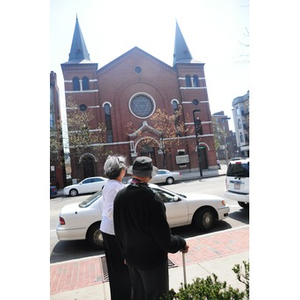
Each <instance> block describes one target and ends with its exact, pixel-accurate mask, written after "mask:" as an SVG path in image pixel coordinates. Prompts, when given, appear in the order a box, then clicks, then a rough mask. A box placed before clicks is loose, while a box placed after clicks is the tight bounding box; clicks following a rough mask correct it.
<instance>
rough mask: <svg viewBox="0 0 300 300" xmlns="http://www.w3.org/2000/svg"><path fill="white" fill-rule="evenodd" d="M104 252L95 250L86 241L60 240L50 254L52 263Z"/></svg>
mask: <svg viewBox="0 0 300 300" xmlns="http://www.w3.org/2000/svg"><path fill="white" fill-rule="evenodd" d="M101 254H104V250H94V249H93V248H92V247H91V246H90V245H89V244H88V243H87V242H86V241H59V242H58V243H57V244H56V245H55V246H54V248H53V250H52V252H51V255H50V263H57V262H63V261H68V260H72V259H78V258H84V257H90V256H96V255H101Z"/></svg>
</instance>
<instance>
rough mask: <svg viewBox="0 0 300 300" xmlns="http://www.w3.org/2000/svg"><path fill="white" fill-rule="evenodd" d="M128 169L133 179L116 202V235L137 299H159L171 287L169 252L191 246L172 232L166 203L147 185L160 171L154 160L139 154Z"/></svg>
mask: <svg viewBox="0 0 300 300" xmlns="http://www.w3.org/2000/svg"><path fill="white" fill-rule="evenodd" d="M127 172H128V173H132V177H133V179H132V182H131V184H130V185H128V186H127V187H126V188H124V189H122V190H120V191H119V192H118V194H117V195H116V198H115V201H114V227H115V234H116V238H117V240H118V242H119V244H120V247H121V251H122V255H123V257H124V259H125V263H126V264H127V265H128V267H129V274H130V278H131V282H132V287H133V293H134V295H133V296H134V299H136V300H141V299H143V300H157V299H159V297H160V296H162V295H163V294H166V293H167V292H168V290H169V273H168V252H170V253H176V252H177V251H182V252H184V253H186V252H187V251H188V248H189V247H188V246H187V244H186V241H185V240H184V239H183V238H181V237H180V236H176V235H172V234H171V231H170V227H169V224H168V222H167V218H166V208H165V205H164V203H163V202H162V200H161V199H160V197H159V196H158V195H157V194H155V193H154V192H153V191H152V190H151V189H150V188H149V186H148V182H149V181H150V180H151V178H152V176H154V175H155V174H156V172H157V168H156V167H153V165H152V159H151V158H149V157H147V156H141V157H138V158H137V159H136V160H135V161H134V163H133V166H131V167H129V169H128V171H127Z"/></svg>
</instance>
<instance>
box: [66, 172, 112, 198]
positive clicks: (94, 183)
mask: <svg viewBox="0 0 300 300" xmlns="http://www.w3.org/2000/svg"><path fill="white" fill-rule="evenodd" d="M107 181H108V179H107V178H105V177H101V176H98V177H88V178H85V179H83V180H82V181H80V182H79V183H76V184H72V185H68V186H66V187H65V188H64V195H65V196H72V197H74V196H77V195H79V194H88V193H95V192H98V191H100V190H102V188H103V187H104V185H105V183H106V182H107Z"/></svg>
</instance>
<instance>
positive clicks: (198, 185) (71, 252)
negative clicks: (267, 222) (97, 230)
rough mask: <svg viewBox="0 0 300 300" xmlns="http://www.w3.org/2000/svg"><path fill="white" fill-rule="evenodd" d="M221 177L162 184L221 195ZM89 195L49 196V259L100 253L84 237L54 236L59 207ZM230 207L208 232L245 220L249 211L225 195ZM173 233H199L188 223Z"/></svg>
mask: <svg viewBox="0 0 300 300" xmlns="http://www.w3.org/2000/svg"><path fill="white" fill-rule="evenodd" d="M224 184H225V177H224V176H219V177H213V178H205V179H201V180H191V181H182V182H178V183H175V184H173V185H168V186H165V187H166V188H168V189H170V190H172V191H174V192H181V193H184V192H187V191H188V192H197V193H204V194H213V195H217V196H221V197H223V192H224ZM88 196H89V195H83V196H77V197H57V198H53V199H51V200H50V263H55V262H63V261H67V260H71V259H77V258H83V257H89V256H94V255H99V254H103V253H104V251H103V250H102V251H99V250H98V251H97V250H93V249H91V248H90V246H89V245H88V244H87V243H86V242H85V241H68V242H66V241H59V240H58V239H57V237H56V232H55V227H56V225H57V222H58V216H59V212H60V210H61V208H62V207H63V206H64V205H66V204H69V203H75V202H81V201H83V200H84V199H86V198H87V197H88ZM226 202H227V204H228V205H229V207H230V213H229V216H228V217H227V218H226V219H225V220H222V221H220V222H218V223H217V224H216V226H215V228H214V229H213V230H212V231H211V232H216V231H221V230H226V229H229V228H236V227H241V226H244V225H246V224H249V212H248V210H245V209H243V208H241V207H240V206H239V205H238V204H237V202H235V201H231V200H228V199H226ZM172 232H173V234H178V235H180V236H182V237H183V238H188V237H193V236H197V235H202V234H205V233H199V232H198V231H196V230H195V229H194V228H193V227H192V226H183V227H178V228H173V229H172Z"/></svg>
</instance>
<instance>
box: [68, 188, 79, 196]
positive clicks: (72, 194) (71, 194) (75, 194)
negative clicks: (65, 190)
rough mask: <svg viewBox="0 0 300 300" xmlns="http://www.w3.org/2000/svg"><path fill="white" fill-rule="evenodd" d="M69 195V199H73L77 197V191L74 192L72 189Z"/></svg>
mask: <svg viewBox="0 0 300 300" xmlns="http://www.w3.org/2000/svg"><path fill="white" fill-rule="evenodd" d="M69 195H70V196H71V197H75V196H77V195H78V191H77V190H75V189H72V190H71V191H70V192H69Z"/></svg>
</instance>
